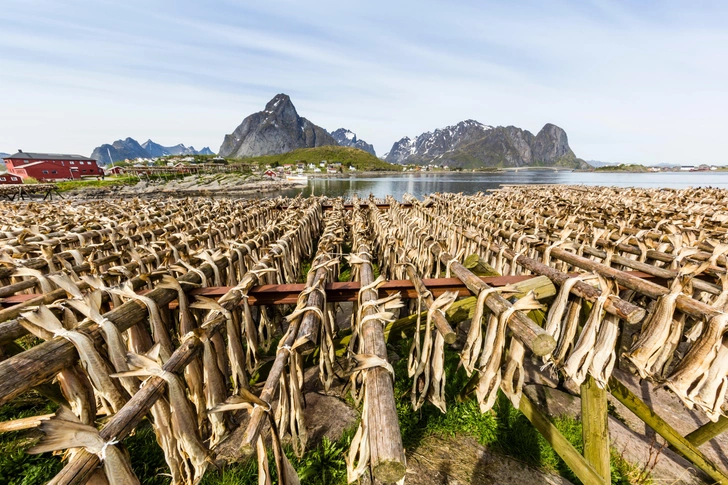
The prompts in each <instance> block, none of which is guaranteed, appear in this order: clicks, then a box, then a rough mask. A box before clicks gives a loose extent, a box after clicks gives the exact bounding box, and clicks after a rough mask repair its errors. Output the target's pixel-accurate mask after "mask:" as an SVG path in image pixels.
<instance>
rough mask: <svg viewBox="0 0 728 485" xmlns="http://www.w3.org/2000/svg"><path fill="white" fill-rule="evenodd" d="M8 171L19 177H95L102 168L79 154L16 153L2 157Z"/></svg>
mask: <svg viewBox="0 0 728 485" xmlns="http://www.w3.org/2000/svg"><path fill="white" fill-rule="evenodd" d="M4 161H5V165H7V167H8V173H10V174H12V175H17V176H19V177H21V178H26V177H34V178H36V179H38V180H64V179H79V178H81V177H87V176H93V177H97V176H99V175H102V174H103V170H102V169H101V168H99V166H98V165H97V164H96V160H94V159H92V158H87V157H82V156H81V155H62V154H58V153H26V152H23V151H22V150H19V151H18V153H16V154H14V155H10V156H8V157H5V158H4Z"/></svg>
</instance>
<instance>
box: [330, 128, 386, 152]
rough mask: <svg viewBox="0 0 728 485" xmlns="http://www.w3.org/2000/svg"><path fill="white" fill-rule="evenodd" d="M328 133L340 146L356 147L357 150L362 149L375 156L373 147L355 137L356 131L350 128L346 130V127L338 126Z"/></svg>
mask: <svg viewBox="0 0 728 485" xmlns="http://www.w3.org/2000/svg"><path fill="white" fill-rule="evenodd" d="M330 134H331V136H332V137H333V138H334V140H336V142H337V143H338V144H339V145H341V146H344V147H353V148H358V149H359V150H364V151H365V152H369V153H371V154H372V155H374V156H375V157H376V156H377V154H376V152H375V151H374V147H373V146H372V145H370V144H369V143H367V142H365V141H364V140H360V139H358V138H357V137H356V133H354V132H353V131H351V130H347V129H346V128H339V129H338V130H335V131H332V132H331V133H330Z"/></svg>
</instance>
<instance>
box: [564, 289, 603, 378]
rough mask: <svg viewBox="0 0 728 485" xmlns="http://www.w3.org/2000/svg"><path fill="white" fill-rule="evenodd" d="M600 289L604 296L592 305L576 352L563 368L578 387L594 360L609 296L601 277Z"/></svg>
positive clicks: (575, 349)
mask: <svg viewBox="0 0 728 485" xmlns="http://www.w3.org/2000/svg"><path fill="white" fill-rule="evenodd" d="M599 287H600V288H601V290H602V294H601V295H600V296H599V297H598V298H597V299H596V301H595V302H594V303H592V309H591V312H590V313H589V318H588V319H587V321H586V323H585V324H584V327H583V328H582V330H581V334H580V335H579V339H578V340H577V342H576V345H575V346H574V350H572V351H571V353H570V354H569V356H568V358H567V359H566V363H565V364H564V366H563V371H564V374H566V375H567V376H568V377H569V378H571V379H572V380H573V381H574V382H575V383H576V384H577V385H581V383H582V382H584V379H586V376H587V372H588V371H589V366H590V365H591V361H592V359H593V358H594V351H595V347H594V346H595V344H596V341H597V335H598V334H599V328H600V326H601V324H602V311H603V308H604V303H606V301H607V298H608V296H609V293H608V290H607V283H606V281H605V280H604V279H602V278H601V277H600V278H599Z"/></svg>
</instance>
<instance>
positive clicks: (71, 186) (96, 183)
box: [57, 176, 139, 192]
mask: <svg viewBox="0 0 728 485" xmlns="http://www.w3.org/2000/svg"><path fill="white" fill-rule="evenodd" d="M137 182H139V179H138V178H137V177H130V176H129V177H124V176H120V177H115V178H106V179H104V180H71V181H68V182H58V184H57V187H58V191H59V192H67V191H69V190H76V189H87V188H94V189H96V188H101V187H113V186H115V185H135V184H136V183H137Z"/></svg>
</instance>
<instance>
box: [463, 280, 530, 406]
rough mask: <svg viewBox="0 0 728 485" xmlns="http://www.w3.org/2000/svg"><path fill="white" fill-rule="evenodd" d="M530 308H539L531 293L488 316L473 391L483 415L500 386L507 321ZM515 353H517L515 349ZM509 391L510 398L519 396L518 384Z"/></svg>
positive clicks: (493, 402) (492, 402)
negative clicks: (498, 313) (510, 392)
mask: <svg viewBox="0 0 728 485" xmlns="http://www.w3.org/2000/svg"><path fill="white" fill-rule="evenodd" d="M532 308H541V304H540V303H539V302H538V300H536V299H535V297H534V296H533V293H532V292H530V293H529V294H528V295H526V296H525V297H523V298H521V299H520V300H518V301H516V302H515V303H514V304H513V305H512V306H511V307H510V308H508V309H507V310H506V311H504V312H503V313H501V314H500V315H498V316H495V315H493V314H492V313H491V314H490V317H489V320H488V328H487V329H486V342H485V343H486V347H485V348H486V350H487V352H483V355H482V356H481V359H480V368H479V369H478V372H479V373H480V378H479V379H478V384H477V387H476V390H475V395H476V398H477V400H478V405H479V407H480V412H483V413H484V412H486V411H488V410H490V409H491V408H492V407H493V404H495V399H496V397H497V393H498V388H499V387H500V386H501V365H502V357H503V352H504V351H505V345H506V329H507V328H508V320H510V318H511V317H512V316H513V313H515V312H516V311H519V310H526V309H532ZM516 352H518V349H517V348H516ZM486 354H487V357H486ZM516 357H517V355H516ZM516 370H517V369H515V368H514V370H513V373H512V374H510V375H511V377H513V375H514V374H515V371H516ZM519 381H520V378H519ZM504 391H505V389H504ZM509 391H512V396H516V394H517V393H518V394H520V388H519V385H518V383H516V385H515V386H513V385H512V384H511V387H510V388H509Z"/></svg>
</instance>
